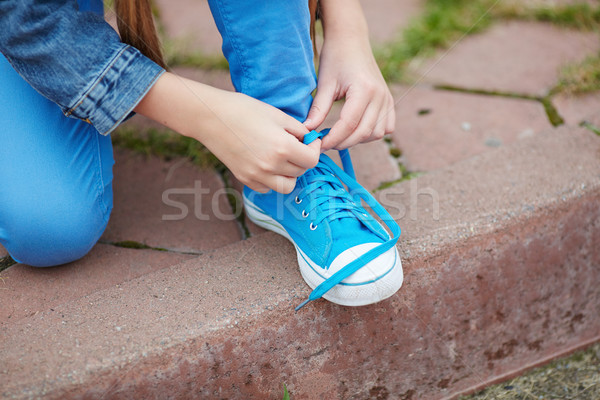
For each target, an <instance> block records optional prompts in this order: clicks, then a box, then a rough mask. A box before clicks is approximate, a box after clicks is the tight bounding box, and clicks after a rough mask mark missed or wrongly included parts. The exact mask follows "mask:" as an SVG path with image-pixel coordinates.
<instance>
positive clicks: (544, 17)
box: [493, 0, 600, 31]
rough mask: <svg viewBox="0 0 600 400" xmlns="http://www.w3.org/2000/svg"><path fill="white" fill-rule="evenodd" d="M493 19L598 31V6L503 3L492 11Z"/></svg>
mask: <svg viewBox="0 0 600 400" xmlns="http://www.w3.org/2000/svg"><path fill="white" fill-rule="evenodd" d="M493 15H494V17H495V18H502V19H519V20H526V21H540V22H549V23H552V24H554V25H557V26H562V27H565V28H574V29H579V30H586V31H597V30H599V29H600V6H597V7H592V6H590V5H589V4H587V3H580V4H562V5H555V6H547V5H538V6H536V5H533V6H528V5H526V4H525V5H524V4H523V2H522V1H521V0H519V1H516V0H515V1H504V2H501V3H499V5H498V7H496V8H495V9H494V12H493Z"/></svg>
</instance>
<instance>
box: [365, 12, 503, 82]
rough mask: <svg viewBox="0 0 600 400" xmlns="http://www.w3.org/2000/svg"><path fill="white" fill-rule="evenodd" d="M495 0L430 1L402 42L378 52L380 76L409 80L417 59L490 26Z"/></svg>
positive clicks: (392, 44)
mask: <svg viewBox="0 0 600 400" xmlns="http://www.w3.org/2000/svg"><path fill="white" fill-rule="evenodd" d="M493 4H494V1H493V0H429V1H427V3H426V4H425V10H424V12H423V13H422V15H421V16H420V17H417V18H416V19H414V20H413V21H412V22H411V23H410V24H409V26H408V27H407V28H406V29H405V30H404V31H403V32H402V35H401V38H400V39H398V40H397V41H394V42H392V43H389V44H387V45H385V46H383V47H381V48H379V49H376V50H375V55H376V58H377V61H378V64H379V67H380V68H381V72H382V73H383V75H384V77H385V78H386V79H387V80H388V81H401V80H405V79H406V67H407V65H408V63H409V62H410V61H411V60H412V59H414V58H416V57H424V56H427V55H430V54H432V53H433V52H434V51H435V50H437V49H444V48H448V47H449V46H450V45H451V44H452V43H454V42H455V41H456V40H458V39H460V37H462V36H463V35H465V34H470V33H475V32H479V31H481V30H482V29H484V28H486V27H487V26H489V24H490V22H491V20H492V18H491V14H490V13H489V12H488V11H489V9H490V7H491V6H492V5H493Z"/></svg>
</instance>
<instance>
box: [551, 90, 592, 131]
mask: <svg viewBox="0 0 600 400" xmlns="http://www.w3.org/2000/svg"><path fill="white" fill-rule="evenodd" d="M552 101H553V103H554V106H555V107H556V109H557V110H558V113H559V114H560V116H561V117H563V119H564V120H565V122H566V123H567V124H571V125H579V124H580V123H581V122H583V121H587V122H591V123H592V124H595V125H598V126H600V92H596V93H590V94H585V95H572V94H571V95H570V94H560V95H558V96H556V97H554V98H553V99H552Z"/></svg>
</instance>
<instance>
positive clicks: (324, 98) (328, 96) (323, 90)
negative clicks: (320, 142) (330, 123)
mask: <svg viewBox="0 0 600 400" xmlns="http://www.w3.org/2000/svg"><path fill="white" fill-rule="evenodd" d="M335 97H336V96H335V86H333V85H327V86H324V87H319V88H317V94H316V96H315V99H314V100H313V103H312V106H311V107H310V111H309V112H308V117H307V118H306V121H304V125H305V126H306V127H307V128H308V129H310V130H312V129H316V128H318V127H319V125H321V124H322V123H323V121H324V120H325V117H327V114H329V110H331V106H332V105H333V102H334V100H335Z"/></svg>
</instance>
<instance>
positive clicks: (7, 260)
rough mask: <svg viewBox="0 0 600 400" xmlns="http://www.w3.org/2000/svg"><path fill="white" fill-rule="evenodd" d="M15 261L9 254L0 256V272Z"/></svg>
mask: <svg viewBox="0 0 600 400" xmlns="http://www.w3.org/2000/svg"><path fill="white" fill-rule="evenodd" d="M16 263H17V262H16V261H15V260H13V258H12V257H11V256H6V257H2V258H0V272H2V271H4V270H5V269H7V268H9V267H12V266H13V265H15V264H16Z"/></svg>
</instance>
